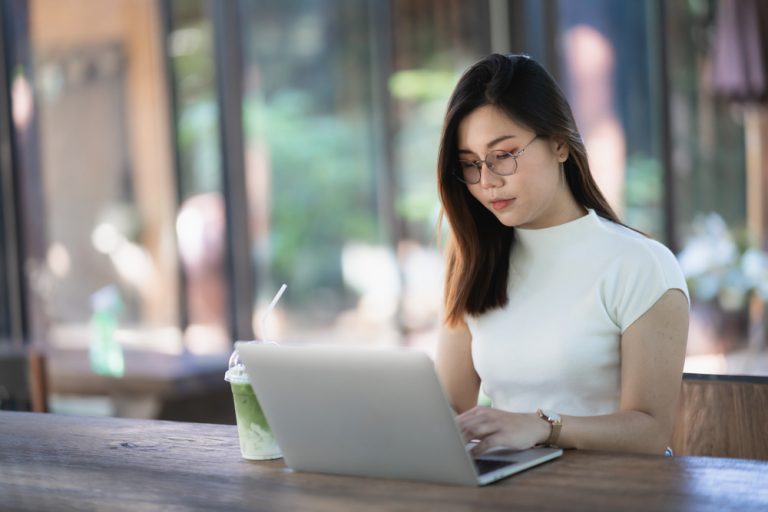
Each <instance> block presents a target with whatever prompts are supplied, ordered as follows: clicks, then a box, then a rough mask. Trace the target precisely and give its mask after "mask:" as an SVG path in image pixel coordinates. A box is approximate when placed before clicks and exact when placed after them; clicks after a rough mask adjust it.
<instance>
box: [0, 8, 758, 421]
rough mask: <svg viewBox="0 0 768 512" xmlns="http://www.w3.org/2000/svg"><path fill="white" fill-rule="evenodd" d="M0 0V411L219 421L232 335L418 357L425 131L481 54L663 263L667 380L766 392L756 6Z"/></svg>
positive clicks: (431, 181) (427, 241)
mask: <svg viewBox="0 0 768 512" xmlns="http://www.w3.org/2000/svg"><path fill="white" fill-rule="evenodd" d="M0 5H1V6H2V8H0V18H1V19H0V30H1V31H2V34H0V45H1V47H0V53H1V54H2V57H3V59H2V64H1V65H0V173H1V176H0V177H1V178H2V179H1V180H0V198H1V200H2V203H1V204H0V361H5V363H0V408H6V409H29V408H32V409H35V410H49V411H53V412H62V413H76V414H94V415H119V416H133V417H160V418H168V419H183V420H190V421H222V422H229V421H232V419H233V414H232V412H231V409H232V406H231V398H230V396H229V390H228V388H227V384H226V382H224V380H223V374H224V371H225V369H226V366H227V359H228V357H229V354H230V352H231V350H232V344H233V341H234V340H237V339H253V338H255V337H258V338H265V337H266V338H270V339H273V340H279V341H302V342H311V343H326V342H334V343H349V344H380V345H406V346H413V347H418V348H419V349H422V350H424V351H426V352H428V353H430V354H433V353H434V348H435V343H436V329H437V325H438V317H439V314H440V304H441V287H442V258H441V254H440V250H439V247H438V244H437V243H436V234H437V229H438V227H437V222H436V220H437V216H438V212H439V204H438V200H437V194H436V186H435V164H436V155H437V146H438V139H439V134H440V128H441V123H442V116H443V114H444V110H445V106H446V102H447V98H448V96H449V94H450V92H451V89H452V87H453V85H454V84H455V82H456V80H457V79H458V77H459V76H460V74H461V73H462V72H463V71H464V70H465V69H466V68H467V67H468V66H469V65H470V64H472V63H473V62H474V61H476V60H477V59H478V58H480V57H482V56H484V55H485V54H487V53H489V52H492V51H496V52H505V53H506V52H517V53H527V54H529V55H530V56H532V57H533V58H535V59H537V60H538V61H539V62H541V63H542V64H543V65H544V66H545V67H547V69H549V70H550V72H551V73H552V74H553V75H554V76H555V78H556V79H557V80H558V81H559V82H560V84H561V85H562V86H563V89H564V90H565V92H566V94H567V96H568V98H569V100H570V101H571V104H572V106H573V109H574V114H575V116H576V120H577V123H578V125H579V128H580V131H581V133H582V135H583V137H584V140H585V143H586V146H587V149H588V152H589V157H590V163H591V166H592V169H593V172H594V174H595V176H596V178H597V180H598V183H599V184H600V187H601V188H602V190H603V192H604V193H605V195H606V197H607V198H608V199H609V201H610V202H611V204H612V205H613V207H614V208H615V209H616V210H617V211H618V212H620V216H621V217H622V219H623V220H624V221H625V222H626V223H627V224H629V225H631V226H633V227H636V228H638V229H640V230H642V231H644V232H646V233H648V234H649V235H651V236H653V237H654V238H656V239H658V240H660V241H662V242H663V243H665V244H666V245H667V246H668V247H670V248H671V249H672V250H673V252H675V254H676V255H677V256H678V258H679V260H680V263H681V265H682V267H683V269H684V271H685V273H686V276H687V278H688V283H689V287H690V289H691V294H692V298H693V304H692V315H691V330H690V337H689V343H688V357H687V359H686V368H685V370H686V371H687V372H691V373H717V374H732V375H734V374H735V375H768V346H767V344H766V329H765V324H766V318H765V313H764V303H765V300H766V299H768V255H767V254H766V252H765V250H766V248H767V247H768V246H766V242H768V240H767V239H766V235H767V234H768V114H766V107H765V101H766V98H768V94H767V93H768V66H767V65H766V63H767V62H768V57H767V56H766V52H768V32H766V30H768V24H766V23H767V21H768V16H767V15H768V9H767V8H766V7H767V6H766V5H765V4H764V3H761V2H758V1H757V0H720V1H717V0H675V1H667V2H665V1H663V0H644V1H640V0H638V1H633V2H615V1H611V0H471V1H470V0H279V1H278V0H258V1H257V0H237V1H236V0H232V1H223V0H222V1H218V0H3V1H2V3H1V4H0ZM282 283H287V284H288V289H287V291H286V293H285V295H284V296H283V297H282V299H281V300H280V302H279V303H278V305H277V307H276V309H275V310H274V311H273V312H272V314H271V315H270V317H269V320H268V322H267V323H266V324H265V326H264V325H262V321H261V319H262V315H263V313H264V311H265V309H266V306H267V305H268V304H269V302H270V300H271V299H272V297H273V296H274V294H275V293H276V292H277V290H278V288H279V287H280V285H281V284H282ZM264 327H266V332H262V331H263V330H264ZM14 379H15V380H14ZM22 382H23V383H22ZM20 383H22V384H20Z"/></svg>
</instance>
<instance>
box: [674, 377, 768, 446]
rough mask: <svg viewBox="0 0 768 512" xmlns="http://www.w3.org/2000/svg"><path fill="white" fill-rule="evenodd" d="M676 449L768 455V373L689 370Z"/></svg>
mask: <svg viewBox="0 0 768 512" xmlns="http://www.w3.org/2000/svg"><path fill="white" fill-rule="evenodd" d="M672 449H673V450H674V452H675V455H702V456H713V457H732V458H743V459H763V460H768V377H746V376H727V375H698V374H685V375H684V376H683V384H682V389H681V392H680V404H679V408H678V416H677V419H676V423H675V429H674V432H673V434H672Z"/></svg>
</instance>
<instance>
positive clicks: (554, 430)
mask: <svg viewBox="0 0 768 512" xmlns="http://www.w3.org/2000/svg"><path fill="white" fill-rule="evenodd" d="M536 414H538V416H539V418H541V419H543V420H544V421H546V422H547V423H549V428H550V430H549V438H547V440H546V441H544V445H545V446H555V445H557V440H558V439H559V438H560V430H561V429H562V428H563V422H562V420H561V419H560V416H559V415H557V414H547V413H545V412H544V411H543V410H541V409H538V410H537V411H536Z"/></svg>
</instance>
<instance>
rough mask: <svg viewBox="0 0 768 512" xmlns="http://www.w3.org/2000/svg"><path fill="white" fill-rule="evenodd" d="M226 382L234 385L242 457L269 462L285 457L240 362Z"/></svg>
mask: <svg viewBox="0 0 768 512" xmlns="http://www.w3.org/2000/svg"><path fill="white" fill-rule="evenodd" d="M233 356H234V355H233ZM224 378H225V379H226V380H227V381H229V383H230V384H231V385H232V398H233V399H234V401H235V418H236V419H237V433H238V435H239V437H240V453H242V454H243V458H244V459H251V460H269V459H279V458H280V457H282V456H283V454H282V453H281V452H280V447H279V446H278V445H277V442H276V441H275V438H274V436H273V435H272V430H271V429H270V428H269V424H268V423H267V419H266V418H265V417H264V412H262V410H261V405H259V401H258V400H257V399H256V395H255V394H254V393H253V388H252V387H251V383H250V381H249V380H248V374H247V373H246V372H245V367H244V366H243V365H242V364H241V363H239V361H238V364H236V365H234V366H231V367H230V368H229V370H228V371H227V373H226V375H225V376H224Z"/></svg>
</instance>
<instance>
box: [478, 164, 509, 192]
mask: <svg viewBox="0 0 768 512" xmlns="http://www.w3.org/2000/svg"><path fill="white" fill-rule="evenodd" d="M503 184H504V179H503V178H502V177H501V176H498V175H497V174H494V173H492V172H491V170H490V169H489V168H488V164H487V163H485V162H483V164H482V166H481V167H480V186H481V187H483V188H496V187H500V186H501V185H503Z"/></svg>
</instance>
